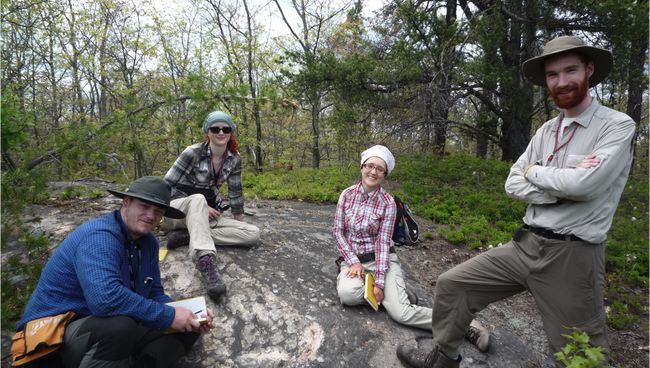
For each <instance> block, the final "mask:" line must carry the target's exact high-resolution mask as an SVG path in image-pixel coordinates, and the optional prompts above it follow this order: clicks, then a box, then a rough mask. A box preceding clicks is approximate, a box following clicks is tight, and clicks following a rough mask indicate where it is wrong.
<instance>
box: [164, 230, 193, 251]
mask: <svg viewBox="0 0 650 368" xmlns="http://www.w3.org/2000/svg"><path fill="white" fill-rule="evenodd" d="M189 244H190V233H189V231H187V229H180V230H174V231H170V232H169V233H168V234H167V249H174V248H178V247H180V246H183V245H189Z"/></svg>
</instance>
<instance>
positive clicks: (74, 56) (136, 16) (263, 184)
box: [1, 0, 649, 332]
mask: <svg viewBox="0 0 650 368" xmlns="http://www.w3.org/2000/svg"><path fill="white" fill-rule="evenodd" d="M368 5H372V9H374V11H373V12H370V11H368V10H367V9H368V8H367V6H368ZM364 7H365V8H364ZM364 9H366V10H365V11H364ZM1 12H2V14H1V16H2V40H3V42H2V86H1V88H2V89H1V92H2V136H1V139H2V142H1V148H2V214H3V216H2V226H3V228H2V245H3V247H4V246H5V245H6V242H7V238H8V235H9V234H12V235H14V236H19V237H21V239H22V241H23V243H24V244H25V246H26V247H27V248H28V249H29V251H30V252H31V253H30V254H32V253H33V257H35V258H36V257H38V256H39V254H41V253H42V252H47V239H44V238H34V237H32V236H31V235H30V234H25V233H22V232H21V229H22V227H21V225H22V224H21V223H20V220H19V218H18V213H19V212H20V210H21V209H23V208H24V207H25V206H26V205H28V204H30V203H39V202H46V201H48V200H49V193H47V190H46V188H47V186H46V185H47V182H50V181H70V180H75V179H78V178H82V177H101V178H104V179H108V180H113V181H117V182H118V183H123V184H127V183H130V182H132V181H133V180H135V179H137V178H139V177H142V176H145V175H155V176H159V177H163V176H164V175H165V173H166V172H167V170H168V169H169V167H171V165H172V164H173V162H174V161H175V159H176V158H177V156H178V155H179V154H180V153H181V152H182V151H183V149H184V148H185V147H187V146H188V145H191V144H194V143H197V142H200V141H201V140H202V134H201V131H200V130H201V126H202V122H203V120H204V118H205V117H206V116H207V114H208V113H210V112H211V111H214V110H223V111H226V112H228V113H229V114H230V115H231V116H232V117H233V119H234V120H235V122H236V123H237V125H238V129H237V131H236V135H237V139H238V140H239V144H240V148H241V154H242V157H243V159H244V186H245V195H247V196H259V197H264V198H290V199H303V200H312V201H321V202H335V201H336V200H337V198H338V195H339V193H340V192H341V190H342V189H343V188H345V187H347V186H349V185H350V182H351V180H353V179H354V178H355V177H358V166H357V165H358V157H359V154H360V152H361V151H362V150H364V149H365V148H367V147H368V146H369V145H370V144H372V143H373V142H377V141H384V142H386V143H388V144H389V145H390V147H391V149H392V151H393V152H394V153H395V154H396V155H397V157H398V162H399V165H398V166H397V168H396V171H395V173H394V174H393V175H391V179H392V180H396V181H399V182H400V186H399V187H398V189H397V190H396V192H395V193H392V194H399V195H400V196H402V197H403V199H405V200H406V201H407V203H410V204H411V205H412V207H413V209H414V210H415V212H416V213H417V214H418V215H419V216H422V217H425V218H427V219H429V220H432V221H434V222H435V223H437V224H440V225H441V227H440V230H439V232H440V234H441V235H443V236H445V237H446V238H447V239H449V240H450V241H452V242H454V243H455V244H458V245H460V246H468V247H472V248H480V247H484V248H485V249H487V248H489V247H492V246H497V245H498V243H500V242H503V243H505V242H506V241H508V239H509V238H510V237H511V234H512V232H513V231H514V229H516V228H517V227H518V226H519V225H520V223H521V218H522V217H523V211H524V209H525V204H524V203H520V202H516V201H514V200H511V199H509V198H508V197H507V196H505V193H504V192H503V184H504V183H505V178H506V177H507V174H508V170H509V167H510V165H511V164H512V162H513V161H515V160H516V159H517V158H518V157H519V155H521V153H523V151H524V150H525V148H526V146H527V144H528V142H529V140H530V138H531V137H532V135H533V134H534V132H535V130H536V129H537V128H539V127H540V126H541V125H542V124H543V123H544V122H545V121H547V120H548V119H550V118H553V117H554V116H556V115H557V114H558V112H559V110H558V109H557V108H556V107H555V106H554V104H553V102H552V99H550V97H549V95H548V93H547V91H546V90H545V89H541V88H538V87H534V86H533V85H532V84H530V83H528V82H527V81H525V80H524V78H523V75H522V73H521V64H522V62H523V61H524V60H526V59H529V58H531V57H534V56H536V55H538V54H540V53H541V51H542V49H543V46H544V44H545V43H546V42H548V41H549V40H550V39H552V38H554V37H556V36H559V35H565V34H571V35H577V36H580V37H582V38H583V39H585V40H586V41H587V42H588V43H589V44H592V45H595V46H599V47H603V48H606V49H609V50H611V51H612V52H613V55H614V68H613V70H612V73H611V74H610V75H609V77H608V78H607V79H606V80H605V81H604V82H603V83H602V84H600V85H599V86H597V87H595V88H593V89H592V94H593V95H594V96H595V97H596V98H597V99H598V100H599V101H600V103H601V104H603V105H605V106H608V107H611V108H613V109H616V110H619V111H622V112H625V113H627V114H628V115H629V116H631V117H632V118H633V119H634V121H635V122H636V123H637V127H638V129H637V135H636V138H635V145H634V149H635V161H634V165H633V167H632V172H631V176H630V180H629V187H628V188H626V191H625V193H624V194H623V197H622V199H621V203H620V205H619V209H618V211H617V214H616V218H615V221H614V225H613V227H612V230H611V231H610V234H609V240H608V243H607V272H608V291H609V292H610V295H613V293H614V292H615V294H616V298H611V300H610V301H609V306H610V307H611V309H610V313H609V314H608V321H609V322H610V325H612V326H619V327H621V328H625V327H629V326H630V324H633V323H635V322H638V316H641V315H646V316H647V312H648V309H647V281H648V91H647V86H648V31H649V26H648V1H647V0H640V1H639V0H598V1H590V0H558V1H541V0H477V1H471V0H448V1H423V0H415V1H414V0H410V1H401V0H397V1H384V2H383V3H382V4H381V6H380V5H379V3H376V2H374V3H372V4H368V3H365V2H363V1H360V0H356V1H355V0H348V1H346V0H292V1H284V0H282V1H281V0H269V1H257V0H255V1H254V0H203V1H200V0H196V1H189V0H188V1H172V0H168V1H164V2H160V1H153V0H151V1H150V0H130V1H118V0H98V1H88V0H48V1H43V0H7V1H3V2H2V10H1ZM74 195H75V193H74V191H73V190H72V189H71V190H70V192H69V193H68V194H66V196H74ZM94 195H101V193H96V194H94ZM60 199H65V198H60ZM30 257H32V255H30ZM12 262H13V263H12V267H11V269H9V270H7V269H3V271H2V296H3V299H2V319H3V326H6V325H5V323H4V322H7V321H8V323H12V322H11V321H12V318H13V320H15V316H16V314H18V315H19V314H20V313H21V306H22V305H24V304H23V303H24V301H25V300H26V299H27V298H28V297H29V294H30V290H33V285H34V284H35V282H36V281H37V280H38V275H39V274H40V270H41V269H42V265H43V263H44V262H40V263H39V262H30V263H27V264H26V265H25V264H22V263H21V261H20V260H13V261H12ZM16 270H20V272H25V273H27V274H30V275H31V276H32V277H31V280H32V283H31V284H27V285H26V286H25V285H15V284H12V283H11V282H9V281H8V276H9V275H10V274H11V273H15V272H17V271H16ZM628 287H641V288H642V289H643V290H644V293H643V295H641V296H639V295H635V294H633V293H629V292H626V290H628V289H626V288H628ZM644 298H645V299H644ZM643 300H645V301H643ZM616 303H618V304H616ZM12 314H13V317H12ZM635 318H636V319H635ZM644 328H645V329H646V332H647V325H646V326H645V327H644Z"/></svg>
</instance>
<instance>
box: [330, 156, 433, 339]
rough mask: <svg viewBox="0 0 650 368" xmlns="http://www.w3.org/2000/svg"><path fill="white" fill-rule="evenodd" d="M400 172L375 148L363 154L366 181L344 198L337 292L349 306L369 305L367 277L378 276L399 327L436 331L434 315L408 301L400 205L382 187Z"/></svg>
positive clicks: (338, 227) (337, 230)
mask: <svg viewBox="0 0 650 368" xmlns="http://www.w3.org/2000/svg"><path fill="white" fill-rule="evenodd" d="M394 167H395V159H394V158H393V155H392V153H391V152H390V151H389V150H388V148H386V147H385V146H383V145H375V146H373V147H371V148H369V149H368V150H366V151H364V152H363V153H362V154H361V181H360V182H359V183H357V184H356V185H353V186H351V187H349V188H347V189H346V190H344V191H343V193H341V196H340V198H339V201H338V204H337V206H336V217H335V222H334V239H335V240H336V244H337V246H338V249H339V251H340V252H341V255H342V256H341V257H340V258H339V261H337V263H340V266H341V270H340V272H339V275H338V278H337V282H336V289H337V291H338V294H339V298H340V299H341V303H342V304H345V305H359V304H365V303H366V301H365V299H364V295H363V294H364V288H365V286H364V278H363V277H362V274H364V273H366V272H370V273H372V274H374V278H375V283H374V294H375V298H376V299H377V302H378V303H379V304H380V305H383V306H384V308H386V310H387V311H388V313H389V314H390V316H391V317H392V318H393V319H394V320H395V321H397V322H398V323H401V324H404V325H407V326H412V327H418V328H421V329H424V330H427V331H431V309H430V308H424V307H420V306H417V305H415V304H416V303H417V301H416V300H414V299H415V297H414V296H412V297H411V299H413V300H409V297H408V296H407V292H406V283H405V281H404V275H403V273H402V268H401V264H400V260H399V258H398V257H397V254H395V247H394V246H393V243H392V240H391V239H392V236H393V229H394V226H395V215H396V208H395V200H394V199H393V197H391V196H390V195H389V194H388V193H386V191H385V190H384V189H383V188H382V187H381V182H383V181H384V179H386V177H387V176H388V175H389V174H390V172H391V171H392V170H393V168H394Z"/></svg>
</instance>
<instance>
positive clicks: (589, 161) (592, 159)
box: [576, 155, 600, 169]
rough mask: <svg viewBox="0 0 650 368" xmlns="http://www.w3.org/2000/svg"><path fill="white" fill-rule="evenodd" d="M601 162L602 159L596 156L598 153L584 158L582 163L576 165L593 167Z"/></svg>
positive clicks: (585, 167)
mask: <svg viewBox="0 0 650 368" xmlns="http://www.w3.org/2000/svg"><path fill="white" fill-rule="evenodd" d="M598 164H600V160H599V159H597V158H596V155H591V156H588V157H587V158H585V159H584V160H582V161H580V164H578V166H577V167H576V169H577V168H578V167H581V168H583V169H591V168H592V167H596V166H598Z"/></svg>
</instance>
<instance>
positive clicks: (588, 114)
mask: <svg viewBox="0 0 650 368" xmlns="http://www.w3.org/2000/svg"><path fill="white" fill-rule="evenodd" d="M599 107H600V103H598V100H597V99H596V98H592V100H591V104H589V107H587V109H586V110H585V111H583V112H582V114H580V115H578V117H577V118H564V119H567V120H570V121H571V122H574V121H575V122H576V123H578V124H580V125H581V126H583V127H585V128H588V127H589V123H591V119H592V118H593V116H594V114H595V113H596V110H598V108H599ZM563 116H564V112H562V113H560V115H559V116H558V117H556V118H555V122H554V123H553V129H552V130H551V131H553V132H554V131H556V130H557V122H558V121H559V119H560V118H562V117H563ZM567 126H568V125H567Z"/></svg>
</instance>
